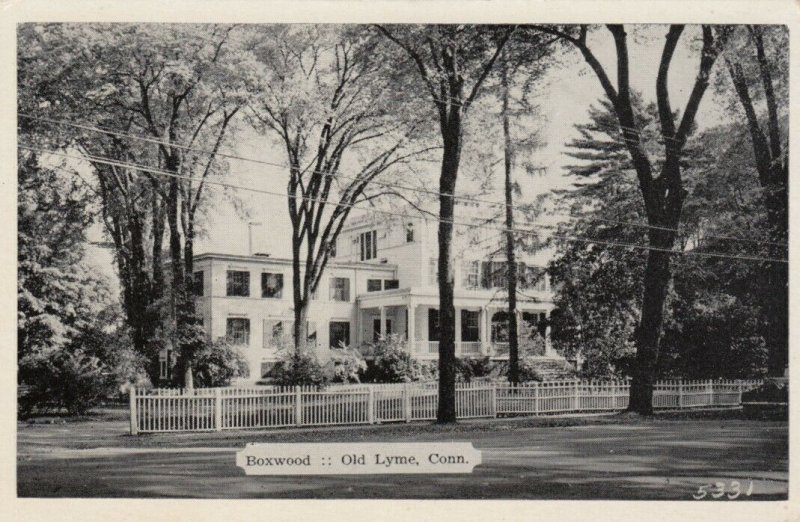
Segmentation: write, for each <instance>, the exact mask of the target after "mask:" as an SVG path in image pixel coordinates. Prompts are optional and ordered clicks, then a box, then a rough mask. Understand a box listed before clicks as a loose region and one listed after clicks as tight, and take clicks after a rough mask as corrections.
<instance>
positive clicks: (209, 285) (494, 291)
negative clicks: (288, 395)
mask: <svg viewBox="0 0 800 522" xmlns="http://www.w3.org/2000/svg"><path fill="white" fill-rule="evenodd" d="M459 210H460V211H462V212H463V211H464V210H462V209H459ZM466 210H467V211H469V210H475V209H466ZM500 245H502V235H501V232H500V231H499V230H493V229H484V228H481V229H471V230H470V231H468V233H462V234H458V235H456V237H455V238H454V248H453V253H454V263H453V265H454V274H453V275H454V283H455V307H456V355H457V356H459V357H483V356H490V357H493V358H499V359H502V358H507V356H508V343H507V342H506V341H507V338H506V333H505V325H506V317H507V316H506V309H507V301H506V293H505V290H504V285H505V283H504V266H505V264H504V261H503V259H504V255H503V252H502V249H501V248H499V246H500ZM437 248H438V247H437V223H436V221H434V220H425V219H423V218H408V219H404V218H393V219H388V218H383V217H382V216H378V217H377V218H376V217H375V216H374V215H370V216H363V217H358V218H352V219H351V220H350V221H349V222H348V224H347V225H346V228H344V229H343V230H342V233H341V234H340V236H339V238H338V242H337V244H336V247H335V252H334V253H333V257H332V258H331V260H330V262H329V263H328V265H327V268H326V270H325V273H324V275H323V279H322V281H321V282H320V284H319V287H318V290H317V292H316V294H315V295H314V296H313V300H312V303H311V305H310V308H309V312H308V325H307V328H308V336H309V339H311V340H312V341H315V342H316V347H317V348H316V349H317V350H318V351H319V352H320V354H324V353H325V352H326V351H327V350H331V349H336V348H337V347H339V346H340V344H344V345H348V346H355V347H359V348H364V347H366V345H367V344H368V343H370V342H372V341H374V340H377V339H379V338H380V337H381V336H382V335H386V334H390V333H392V334H397V335H400V336H403V337H404V338H406V339H411V340H412V341H413V342H410V343H409V345H408V346H409V350H410V351H411V354H412V355H413V356H414V357H416V358H419V359H435V358H437V357H438V339H439V330H438V304H439V296H438V290H437V284H436V273H437V258H436V252H437ZM518 257H519V259H518V260H519V262H520V263H519V270H520V274H521V276H520V290H519V293H518V305H517V309H518V314H519V319H521V320H523V321H525V322H527V323H528V324H529V325H531V326H532V327H533V328H532V329H528V331H529V332H533V335H542V336H546V334H547V333H548V332H547V329H546V326H545V325H546V321H547V318H548V315H549V313H550V311H551V310H552V308H553V303H552V293H551V291H550V287H549V282H548V279H547V275H546V274H545V273H544V271H543V269H542V268H541V266H537V262H536V261H537V259H535V256H531V255H525V254H524V253H522V252H520V253H519V254H518ZM539 264H542V263H541V260H540V262H539ZM194 276H195V283H196V285H195V287H196V288H195V293H196V295H197V303H198V307H197V309H198V311H199V312H201V314H202V318H203V324H204V327H205V329H206V331H207V332H208V335H209V336H210V338H214V339H216V338H218V337H222V336H226V337H227V338H228V339H229V340H231V341H232V342H234V343H235V344H237V345H239V346H240V348H241V349H242V351H243V353H244V354H245V356H246V357H247V359H248V361H249V363H250V378H251V380H257V379H258V378H260V377H261V376H262V375H263V374H264V373H265V372H266V371H267V370H268V369H269V368H270V367H271V366H272V365H273V364H274V363H275V361H276V360H277V350H276V345H278V344H280V342H279V341H280V340H281V338H284V340H286V338H288V337H289V336H291V333H292V325H293V308H292V307H293V303H292V295H291V292H292V289H291V278H292V268H291V260H289V259H277V258H273V257H269V256H266V255H263V254H261V255H250V256H242V255H228V254H216V253H206V254H200V255H198V256H197V257H196V258H195V274H194ZM545 346H546V348H545V350H544V352H543V353H541V354H540V355H541V356H542V357H543V358H556V357H558V356H557V355H556V354H555V353H554V352H553V351H552V350H551V348H550V343H549V340H548V342H546V343H545ZM365 355H366V356H367V357H369V353H368V352H365ZM165 362H166V361H165ZM166 367H167V365H166V364H164V371H165V372H166V371H168V369H167V368H166Z"/></svg>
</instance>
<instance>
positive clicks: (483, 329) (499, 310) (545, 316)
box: [357, 290, 559, 359]
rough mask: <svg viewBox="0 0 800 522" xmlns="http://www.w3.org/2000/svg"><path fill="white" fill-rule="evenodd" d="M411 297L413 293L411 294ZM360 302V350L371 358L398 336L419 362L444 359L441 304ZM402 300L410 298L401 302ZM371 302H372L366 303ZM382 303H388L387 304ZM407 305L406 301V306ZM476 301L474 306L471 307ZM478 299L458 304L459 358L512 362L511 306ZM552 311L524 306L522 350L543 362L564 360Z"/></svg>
mask: <svg viewBox="0 0 800 522" xmlns="http://www.w3.org/2000/svg"><path fill="white" fill-rule="evenodd" d="M406 292H408V290H406ZM386 297H387V299H374V298H373V296H370V298H371V299H369V301H378V302H375V303H371V302H368V301H367V302H360V303H359V308H358V312H357V314H358V317H357V319H358V325H357V332H358V338H357V345H358V346H361V347H362V353H364V355H365V356H366V357H370V356H371V355H372V353H371V352H370V347H369V345H370V344H371V343H374V342H377V341H378V340H380V339H381V338H383V337H385V336H387V335H390V334H394V335H398V336H399V337H401V338H402V339H405V340H406V341H408V340H411V342H410V343H408V349H409V351H410V353H411V354H412V355H413V356H414V357H415V358H418V359H437V358H438V357H439V310H438V299H435V304H434V302H431V301H434V299H433V297H435V296H431V297H429V298H428V299H420V298H418V297H417V296H412V295H410V293H409V295H405V296H398V295H393V296H386ZM398 297H404V298H405V299H402V300H401V302H398V299H397V298H398ZM365 301H366V300H365ZM380 301H384V302H383V303H382V302H380ZM402 301H405V303H403V302H402ZM470 301H471V302H470ZM474 301H479V300H478V299H475V298H472V299H464V298H462V299H456V317H455V327H456V328H455V330H456V331H455V352H456V357H476V358H477V357H491V358H493V359H507V358H508V349H509V343H508V331H507V330H508V329H507V321H508V319H507V318H508V312H507V309H506V307H505V306H504V305H505V303H502V302H498V303H486V302H485V301H482V302H480V301H479V302H474ZM549 313H550V307H549V306H547V305H546V304H544V305H543V304H542V303H523V304H522V306H520V307H519V310H518V311H517V323H518V324H519V340H520V341H519V342H520V351H521V352H522V351H523V350H525V351H526V352H527V353H529V354H531V355H535V356H540V357H559V356H558V354H556V353H555V351H554V350H553V349H552V347H551V344H550V340H549V328H548V327H547V322H548V320H549Z"/></svg>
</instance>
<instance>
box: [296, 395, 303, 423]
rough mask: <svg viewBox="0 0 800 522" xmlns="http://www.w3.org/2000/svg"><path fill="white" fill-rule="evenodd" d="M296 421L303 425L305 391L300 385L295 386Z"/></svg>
mask: <svg viewBox="0 0 800 522" xmlns="http://www.w3.org/2000/svg"><path fill="white" fill-rule="evenodd" d="M294 423H295V424H296V425H297V426H302V425H303V392H302V389H301V387H300V386H295V387H294Z"/></svg>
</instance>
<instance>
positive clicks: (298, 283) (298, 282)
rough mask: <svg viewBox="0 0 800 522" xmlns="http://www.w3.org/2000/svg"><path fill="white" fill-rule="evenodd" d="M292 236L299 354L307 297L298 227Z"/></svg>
mask: <svg viewBox="0 0 800 522" xmlns="http://www.w3.org/2000/svg"><path fill="white" fill-rule="evenodd" d="M293 228H294V230H295V231H294V232H293V236H292V300H293V303H294V328H293V331H292V339H293V340H294V351H295V355H299V354H300V353H301V352H302V350H303V348H305V344H306V343H305V341H306V339H305V336H304V335H303V323H305V316H306V312H307V310H306V299H305V298H304V297H305V296H304V292H303V279H302V278H301V277H300V247H301V244H300V239H299V238H297V227H293Z"/></svg>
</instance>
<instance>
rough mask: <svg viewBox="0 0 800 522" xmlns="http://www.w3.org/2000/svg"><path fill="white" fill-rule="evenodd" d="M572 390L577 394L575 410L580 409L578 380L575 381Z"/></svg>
mask: <svg viewBox="0 0 800 522" xmlns="http://www.w3.org/2000/svg"><path fill="white" fill-rule="evenodd" d="M572 391H573V392H574V394H575V402H574V408H573V409H574V410H575V411H579V410H580V398H579V397H578V381H575V383H574V386H573V389H572Z"/></svg>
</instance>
